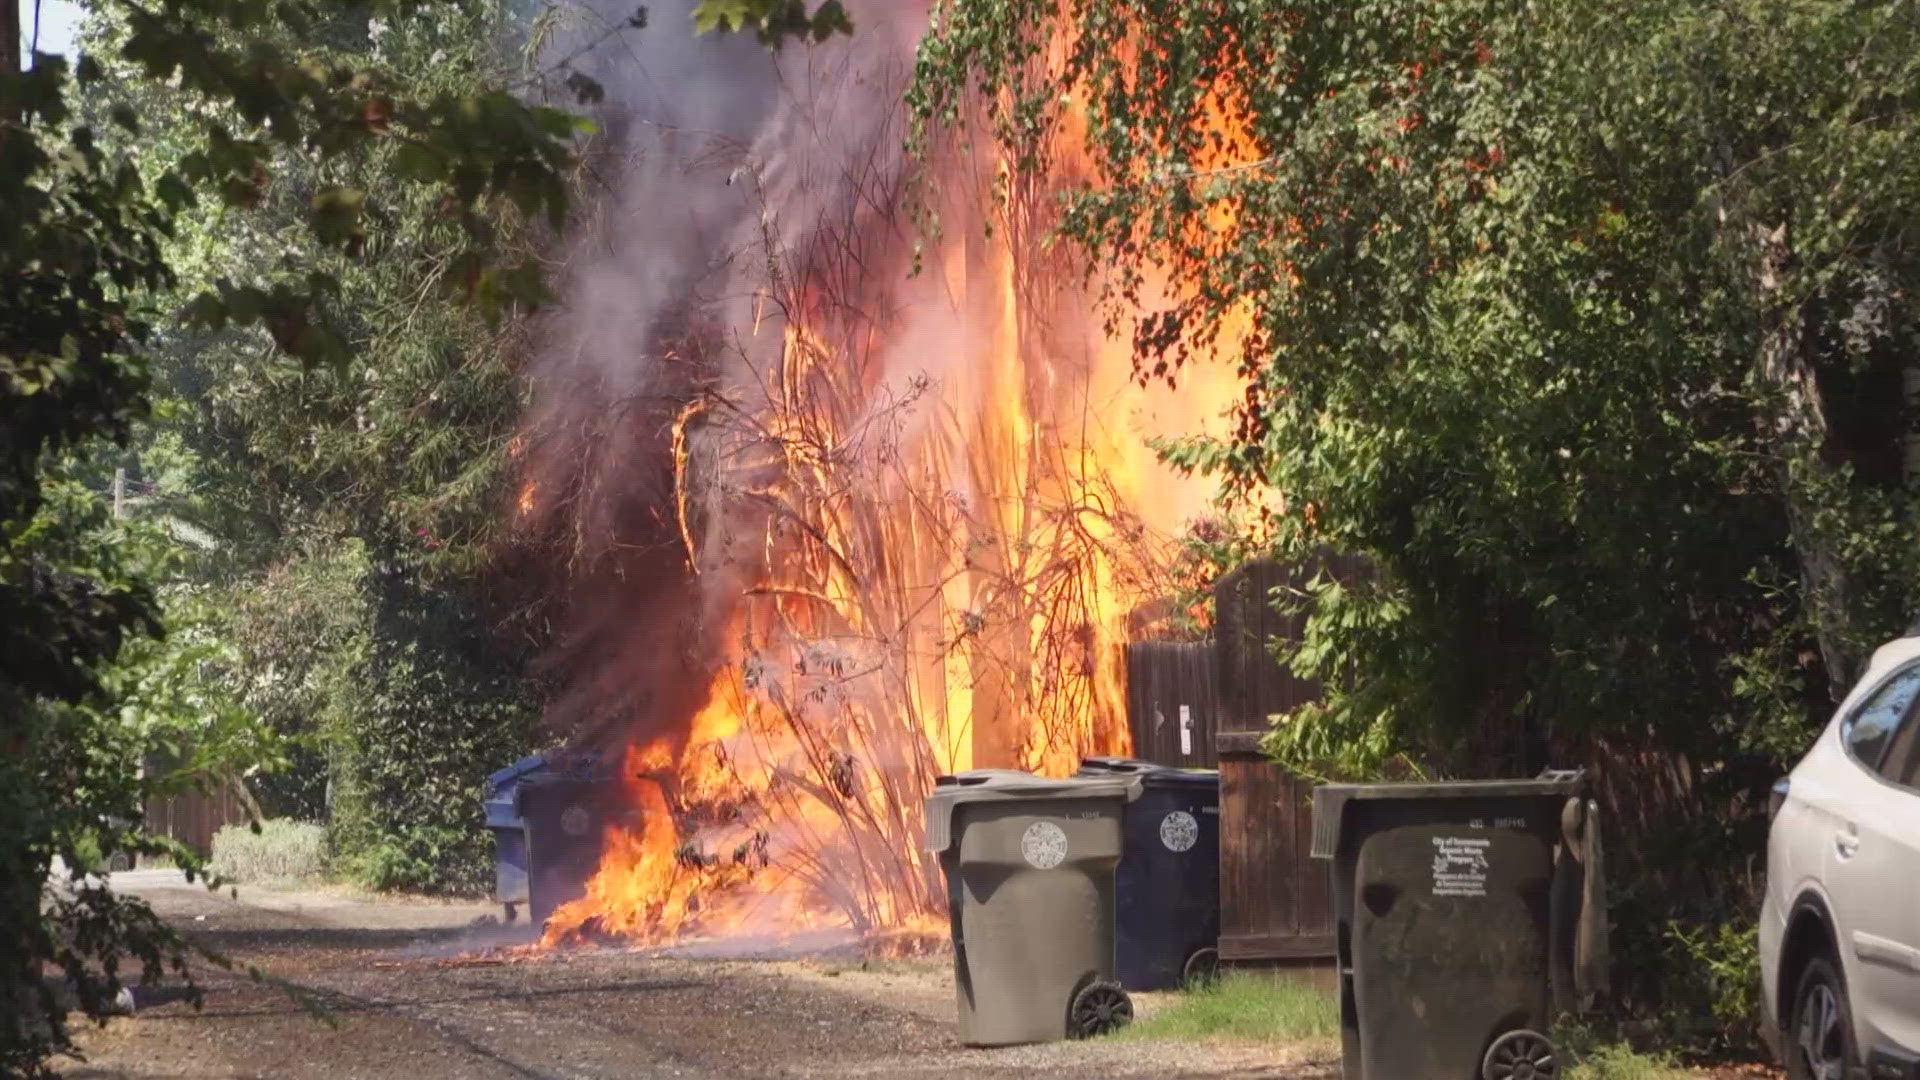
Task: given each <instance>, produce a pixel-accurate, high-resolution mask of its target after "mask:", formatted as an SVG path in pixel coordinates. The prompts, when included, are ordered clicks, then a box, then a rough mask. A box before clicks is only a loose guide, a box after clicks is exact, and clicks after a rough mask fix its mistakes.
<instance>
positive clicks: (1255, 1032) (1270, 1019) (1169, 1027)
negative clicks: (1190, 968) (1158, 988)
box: [1118, 971, 1340, 1042]
mask: <svg viewBox="0 0 1920 1080" xmlns="http://www.w3.org/2000/svg"><path fill="white" fill-rule="evenodd" d="M1339 1033H1340V1009H1339V1005H1338V1004H1337V1003H1336V1002H1335V1001H1334V998H1333V995H1332V994H1330V993H1328V992H1327V991H1325V990H1322V989H1320V988H1318V987H1314V986H1310V985H1308V984H1306V983H1302V982H1295V981H1292V980H1288V979H1276V978H1273V977H1271V976H1268V975H1257V974H1253V973H1251V972H1239V971H1229V972H1226V973H1225V974H1223V975H1222V976H1221V977H1220V980H1219V981H1218V982H1215V983H1214V984H1212V985H1211V986H1204V987H1200V988H1198V989H1196V990H1193V991H1191V992H1189V993H1187V994H1184V995H1182V996H1181V997H1180V999H1179V1000H1177V1001H1174V1002H1172V1003H1170V1004H1168V1005H1167V1006H1166V1007H1165V1008H1162V1009H1159V1010H1156V1011H1155V1012H1153V1013H1152V1014H1150V1015H1148V1016H1145V1017H1142V1018H1141V1019H1140V1020H1139V1021H1137V1022H1135V1023H1133V1024H1131V1025H1128V1026H1127V1027H1124V1028H1122V1029H1120V1032H1119V1034H1118V1037H1119V1038H1123V1039H1160V1038H1173V1039H1209V1038H1229V1039H1257V1040H1262V1041H1286V1042H1300V1041H1305V1040H1309V1039H1330V1038H1333V1037H1334V1036H1336V1035H1338V1034H1339Z"/></svg>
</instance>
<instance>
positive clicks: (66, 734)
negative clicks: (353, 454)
mask: <svg viewBox="0 0 1920 1080" xmlns="http://www.w3.org/2000/svg"><path fill="white" fill-rule="evenodd" d="M103 7H105V8H106V9H107V10H110V11H112V12H114V13H116V14H117V16H118V17H119V18H120V19H121V20H123V22H124V26H125V28H126V32H125V36H124V40H123V41H122V43H121V44H120V48H119V55H120V56H121V57H122V58H123V59H124V60H126V61H128V62H129V63H131V64H133V65H134V66H135V67H136V68H137V69H138V72H139V78H141V79H144V80H148V81H149V82H150V83H151V84H153V85H167V86H169V87H172V88H173V90H174V92H176V93H179V94H181V95H184V96H185V97H186V98H188V99H190V100H192V101H193V102H195V103H197V104H196V110H197V116H198V119H199V121H200V122H199V123H198V125H197V127H196V129H195V130H193V132H192V134H191V138H190V139H189V140H188V141H187V142H186V143H185V145H182V146H180V147H178V148H177V150H178V152H177V154H173V155H169V156H168V158H167V159H166V160H163V161H159V162H154V161H152V160H147V161H140V160H137V157H138V155H137V153H136V152H135V151H136V147H135V146H134V145H132V144H131V143H129V142H127V141H122V140H116V139H115V138H114V137H113V136H112V134H111V133H110V132H109V131H108V130H107V129H104V128H101V127H99V126H97V125H95V124H92V123H88V122H86V120H85V118H83V117H77V116H76V113H75V111H74V102H75V101H79V102H81V103H82V104H83V105H84V104H85V103H86V102H87V101H88V100H89V98H90V96H91V95H94V94H97V93H98V92H99V90H100V89H101V86H100V81H101V77H102V72H103V68H102V65H101V64H100V63H99V62H98V61H96V60H94V59H92V58H89V57H83V58H82V59H81V60H80V62H79V63H78V64H77V65H75V66H73V67H72V68H71V69H70V68H69V66H68V65H67V63H66V62H65V60H64V59H62V58H60V57H52V56H44V55H36V56H35V57H34V58H33V62H32V64H31V66H30V67H28V68H26V69H25V70H22V69H21V67H20V65H19V63H18V57H19V40H18V23H17V7H16V6H15V5H7V9H8V12H9V14H8V17H7V21H5V22H4V23H0V37H4V38H5V40H4V41H0V208H4V212H0V426H4V430H5V431H6V432H7V438H6V439H5V440H3V441H0V619H4V624H3V625H0V743H3V744H4V746H5V749H6V754H5V755H4V764H0V798H4V800H5V803H6V806H5V815H4V819H5V820H6V821H7V823H8V829H7V830H6V834H5V836H4V837H0V880H3V881H4V884H3V885H0V904H4V915H3V916H0V925H4V926H5V927H6V928H7V929H6V930H5V931H4V933H0V1001H4V1002H5V1003H6V1006H5V1011H6V1012H7V1014H8V1016H9V1022H8V1023H7V1024H6V1025H5V1026H4V1027H0V1062H3V1063H4V1067H5V1069H6V1070H7V1071H9V1072H26V1073H31V1072H34V1071H35V1070H37V1069H40V1068H41V1067H42V1063H43V1061H44V1059H45V1056H46V1055H47V1054H48V1053H49V1052H50V1051H57V1050H60V1049H63V1048H65V1047H66V1046H67V1045H68V1042H67V1031H66V1027H65V1022H64V1020H63V1013H64V1010H63V1009H62V1008H61V1007H60V1003H59V1001H58V999H57V995H56V994H55V993H54V989H53V987H51V986H50V985H48V984H46V983H44V982H43V981H42V978H41V969H42V966H43V965H44V964H47V963H52V964H54V965H56V966H58V967H59V968H61V969H62V970H63V971H64V973H65V975H66V977H67V978H68V979H69V980H70V981H72V982H73V984H74V986H75V989H76V990H77V994H78V999H79V1002H80V1004H81V1006H82V1008H83V1009H84V1010H85V1011H86V1012H88V1013H90V1014H95V1015H97V1014H98V1013H99V1012H100V1010H101V1008H102V1006H103V1005H104V1003H106V1002H108V1001H110V1000H111V999H112V996H113V993H114V991H115V990H116V989H117V987H118V983H119V976H118V961H119V958H120V957H121V956H122V955H123V954H128V953H131V954H132V955H133V956H136V957H138V958H139V959H140V960H141V961H142V963H143V966H145V967H146V968H147V969H148V973H149V974H157V973H158V971H159V969H160V967H161V966H162V965H163V963H165V962H167V961H168V959H169V958H172V959H173V960H175V961H177V960H178V958H179V956H180V944H181V943H180V941H179V939H178V938H177V937H175V936H174V935H172V934H171V933H170V932H169V931H167V930H166V928H165V927H163V926H162V925H160V924H159V922H158V920H156V919H154V918H153V917H152V914H151V912H149V911H147V910H146V909H145V908H144V906H143V905H141V904H139V903H138V902H137V901H132V900H129V899H127V898H125V897H120V896H116V895H114V894H112V893H111V892H109V891H108V890H106V889H104V888H100V887H96V886H95V885H93V884H92V883H90V882H89V881H88V879H87V878H86V877H85V875H86V873H87V872H88V871H89V870H90V869H91V865H90V862H89V860H88V857H87V856H88V853H89V852H92V851H101V850H113V849H129V850H135V851H152V850H160V849H163V848H164V847H165V845H163V844H161V843H159V842H158V841H156V840H155V839H153V838H152V837H149V836H146V835H145V834H144V833H142V832H141V831H140V829H139V826H138V819H139V805H140V798H141V796H142V794H143V793H144V790H145V788H146V787H148V786H149V785H147V784H146V783H145V782H143V781H142V780H141V779H140V778H139V775H138V771H137V768H136V767H135V763H130V762H129V759H128V753H127V751H126V748H125V746H124V742H125V730H124V728H123V726H121V725H120V724H118V723H116V720H115V718H116V717H117V716H118V715H119V714H118V712H117V711H116V710H115V709H114V708H112V707H110V706H111V704H112V703H113V702H114V701H115V699H116V697H117V698H119V699H120V700H121V701H122V702H124V701H125V700H126V694H127V693H128V692H129V689H130V688H129V687H127V686H123V685H116V676H115V673H116V671H119V670H122V669H120V668H116V667H115V666H114V662H115V658H116V656H118V655H119V654H120V652H121V650H122V646H123V644H124V643H125V642H127V641H128V640H130V639H133V638H137V637H139V636H142V635H147V634H151V633H153V632H155V631H157V630H158V626H159V624H158V615H159V611H158V609H157V608H156V605H155V602H154V596H153V593H152V591H151V590H150V589H149V588H148V587H147V586H146V585H145V584H144V582H143V580H142V576H141V574H140V573H139V572H138V567H135V566H130V565H129V564H128V561H127V559H126V558H125V557H123V555H122V554H121V553H120V551H119V546H118V544H117V542H116V541H115V539H114V538H113V537H112V536H111V535H108V534H107V532H106V531H105V530H103V529H102V528H100V527H99V524H98V522H97V520H96V517H97V507H96V509H95V510H94V511H86V510H85V509H84V506H83V505H82V504H76V503H75V502H74V501H73V500H72V499H70V498H66V497H64V496H63V497H62V498H61V499H50V498H49V494H50V493H52V492H54V491H55V490H56V489H55V488H53V487H50V486H49V485H50V483H52V481H53V480H54V479H55V478H56V475H57V474H56V473H55V472H53V471H51V470H54V469H56V468H57V467H60V466H61V463H62V462H63V461H65V460H68V459H69V458H71V457H72V456H73V455H75V454H85V453H87V452H88V451H90V450H92V449H93V448H94V447H95V446H96V445H97V444H98V443H100V442H102V441H124V440H125V439H126V438H127V437H128V433H129V430H130V427H131V425H132V424H133V423H134V422H135V421H137V420H138V419H139V418H140V417H142V416H143V415H144V414H145V413H146V410H147V406H148V402H149V400H150V399H149V379H150V376H149V367H148V362H147V358H146V355H145V354H144V353H143V351H142V349H143V345H144V344H146V343H147V342H148V341H149V339H150V336H151V334H150V331H151V329H152V327H153V326H154V324H155V318H154V315H155V313H154V312H153V310H152V309H151V307H150V305H151V304H152V303H153V302H154V301H155V300H156V298H159V297H161V296H163V295H164V294H165V292H166V290H167V289H168V288H169V287H171V286H172V285H173V284H174V283H175V281H176V280H177V274H176V271H175V268H174V266H173V265H172V264H171V263H170V261H169V259H168V251H167V245H168V242H169V239H170V237H171V236H172V235H173V233H174V231H175V227H176V225H177V223H178V222H179V221H180V220H181V217H182V215H183V214H185V213H187V212H188V211H190V210H191V209H192V208H193V207H194V206H196V205H200V204H202V202H203V201H205V200H213V201H217V202H218V203H220V204H222V205H224V206H226V207H228V208H229V209H231V210H234V211H236V212H239V211H245V210H247V209H249V208H252V207H254V206H256V205H258V204H259V203H260V202H261V201H262V200H263V199H264V198H265V197H266V194H267V192H268V191H269V190H270V189H271V187H272V184H273V179H274V178H273V176H272V174H271V173H270V171H269V169H270V166H271V165H272V164H273V162H274V160H275V155H276V154H277V153H288V154H295V155H299V156H302V157H304V158H305V159H307V160H311V161H315V162H331V163H336V164H337V166H338V167H340V168H341V169H342V171H345V170H347V169H349V168H350V167H351V166H352V165H353V164H354V163H355V162H357V161H363V160H364V159H365V158H366V157H367V156H368V155H371V154H376V153H390V154H392V155H393V156H394V158H395V159H396V160H397V161H399V162H401V163H403V165H402V167H400V168H398V169H396V170H395V172H394V173H393V174H390V175H389V176H388V177H386V179H388V180H389V181H390V183H389V186H387V187H386V188H383V189H382V190H378V191H369V190H368V189H366V188H363V187H357V186H354V185H352V184H350V183H344V182H334V183H329V184H326V185H323V186H320V187H317V188H316V189H314V190H312V191H311V192H309V193H308V194H307V200H306V202H307V206H306V211H307V212H306V214H305V215H304V216H305V232H304V238H303V240H302V241H301V243H300V244H299V245H298V246H297V247H295V248H292V249H291V250H290V252H289V256H290V257H288V258H286V259H284V260H283V261H281V262H280V263H279V264H278V265H276V266H273V267H271V268H270V269H269V270H268V271H267V272H265V273H256V274H253V275H251V276H250V277H248V278H241V279H239V280H220V281H215V282H212V283H211V284H210V286H209V287H208V288H207V289H205V290H204V291H202V292H200V293H199V295H197V296H196V297H195V298H194V299H193V301H192V303H191V305H190V311H191V314H192V316H193V318H194V320H195V321H196V323H197V324H198V325H199V326H201V327H203V328H205V329H207V330H210V331H218V330H220V329H222V328H224V327H227V326H230V325H242V326H258V327H260V328H262V329H263V330H264V331H265V332H266V333H267V334H268V335H269V336H270V337H271V339H272V341H273V343H274V345H275V346H276V347H277V348H278V349H279V350H281V351H282V352H284V353H285V354H287V355H289V356H292V357H296V358H298V359H299V360H300V361H301V362H303V363H306V364H310V365H326V364H330V363H337V362H339V361H340V360H341V358H342V357H343V356H344V355H345V353H346V337H345V335H344V334H343V333H342V331H341V328H340V313H339V312H338V311H336V310H334V309H331V308H330V307H329V302H330V300H331V299H332V298H334V297H336V296H337V295H338V292H339V287H340V283H339V278H338V276H337V274H336V273H334V272H331V271H330V268H329V266H328V265H327V260H328V259H329V258H337V257H340V256H346V257H351V256H353V255H354V254H355V253H356V252H357V251H358V250H360V249H361V248H362V247H364V245H365V243H366V235H367V223H368V222H369V221H370V220H377V219H378V216H379V215H380V214H381V213H383V212H384V211H383V207H384V206H385V205H386V204H387V201H388V200H389V199H393V198H396V197H406V196H407V193H409V192H420V193H422V194H423V195H424V196H425V197H428V198H431V199H433V200H435V202H436V203H437V205H439V206H441V207H443V208H444V211H445V213H446V215H447V218H448V220H449V221H451V222H453V223H454V225H455V226H456V227H457V229H458V231H459V234H460V236H461V237H462V238H463V239H462V240H461V242H460V245H459V250H458V253H457V255H456V256H455V261H454V265H455V271H454V272H453V273H451V274H450V275H449V280H450V282H451V283H452V286H453V287H454V288H455V289H456V291H457V293H458V294H459V295H464V296H466V297H469V298H472V299H473V300H475V301H476V302H478V303H479V304H480V305H481V307H482V308H483V309H489V310H499V309H503V308H504V306H505V305H506V304H508V303H512V302H521V303H525V302H532V301H537V300H538V299H539V298H540V296H541V292H540V288H539V281H538V274H537V272H536V271H535V270H534V269H533V268H532V267H531V266H529V265H527V264H525V263H518V264H514V263H504V264H503V263H501V262H499V261H498V260H496V259H495V258H494V257H493V255H492V247H491V237H490V235H489V227H490V221H491V219H492V217H493V214H494V208H495V207H497V206H499V205H502V204H510V205H511V206H513V207H514V208H515V210H516V212H518V213H520V214H524V215H529V216H544V218H545V219H546V220H548V221H550V222H553V223H556V224H557V223H558V222H560V221H561V220H562V219H563V217H564V213H565V208H566V194H567V192H566V184H565V170H566V168H567V166H568V164H569V162H570V160H571V153H572V138H573V136H574V133H575V132H576V130H577V126H576V122H575V120H574V119H573V118H572V117H571V116H569V115H568V114H566V113H564V112H562V111H559V110H557V109H552V108H548V107H545V106H540V105H534V104H529V103H526V102H523V101H522V100H520V99H519V98H517V97H515V96H514V95H513V94H511V93H509V92H508V91H507V89H506V88H502V87H497V86H472V87H466V88H460V89H444V88H443V89H437V90H435V91H434V92H432V93H421V94H408V93H406V92H404V88H402V87H399V86H397V85H396V81H395V80H394V79H393V78H392V75H391V73H390V72H386V71H382V70H380V69H379V68H378V67H377V66H376V65H369V64H364V63H360V62H358V61H359V60H360V59H361V58H360V57H357V56H356V55H355V54H354V53H353V51H352V50H351V49H335V50H327V49H324V48H322V44H323V43H326V42H332V41H335V40H338V36H339V35H341V34H343V33H345V34H350V33H351V32H352V31H354V30H355V29H356V28H357V29H358V31H359V33H360V34H361V35H363V36H364V35H365V33H366V32H367V31H368V28H369V27H370V26H372V25H374V24H375V23H376V22H377V21H378V22H392V23H405V22H408V21H422V20H424V21H432V20H434V19H436V18H439V17H441V16H442V14H443V13H445V12H457V11H459V10H461V5H460V4H458V3H454V2H447V3H431V2H430V3H408V4H389V3H372V4H359V3H335V2H330V0H319V2H300V0H287V2H275V3H267V2H264V0H259V2H252V0H250V2H243V3H239V4H229V3H222V2H214V0H204V2H195V0H189V2H188V3H184V4H170V5H168V6H167V7H165V8H162V9H150V8H147V7H146V6H144V5H141V4H138V3H132V2H127V3H108V4H105V5H103ZM269 24H277V25H279V26H281V27H283V28H285V30H286V34H285V36H284V37H282V38H280V39H271V38H268V37H265V36H263V35H262V33H261V30H262V28H264V27H265V26H267V25H269ZM571 85H572V87H573V88H574V89H575V90H576V91H577V92H579V93H581V94H583V95H587V96H591V95H592V93H593V91H594V88H593V87H592V86H591V85H590V84H588V83H585V82H583V81H580V80H575V81H573V82H572V83H571ZM106 119H107V120H108V121H109V122H110V124H111V125H113V126H114V127H116V128H118V129H119V130H121V131H123V132H125V133H127V134H128V135H130V136H132V135H137V134H138V132H139V131H140V128H141V117H140V115H139V113H138V112H136V111H135V110H133V109H131V108H129V107H125V106H124V105H122V106H120V107H115V108H111V109H109V110H108V111H107V117H106ZM320 369H321V368H319V367H315V368H314V370H320ZM58 490H65V491H70V490H72V489H71V488H63V489H58ZM133 659H134V661H135V662H139V660H140V658H138V657H135V658H133ZM176 854H179V853H178V852H176ZM56 857H57V858H58V859H59V860H60V862H61V863H63V864H64V865H65V866H66V867H67V868H68V869H69V873H70V875H71V878H72V883H71V886H72V887H70V888H67V889H64V890H61V891H59V892H57V893H55V894H53V900H52V907H51V908H50V909H49V913H48V915H47V917H46V918H44V919H43V918H42V901H43V890H44V888H45V885H44V883H45V882H46V880H47V872H48V868H49V866H50V864H51V863H52V862H53V860H54V859H55V858H56Z"/></svg>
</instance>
